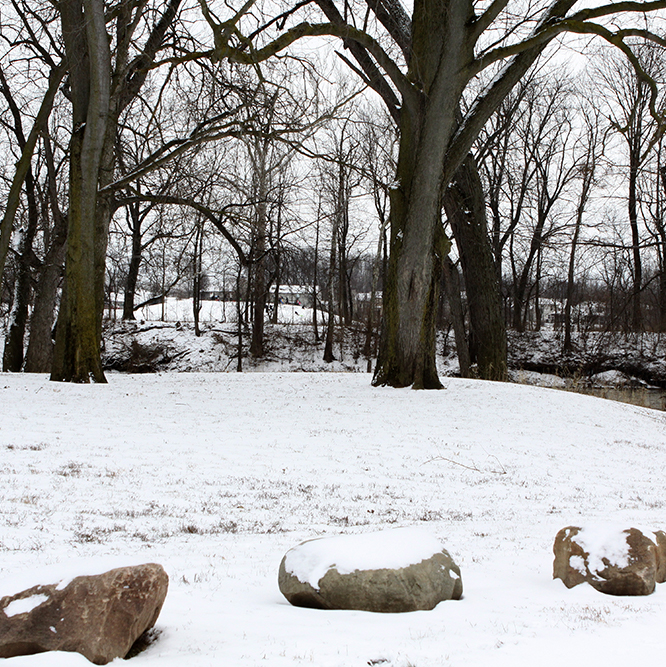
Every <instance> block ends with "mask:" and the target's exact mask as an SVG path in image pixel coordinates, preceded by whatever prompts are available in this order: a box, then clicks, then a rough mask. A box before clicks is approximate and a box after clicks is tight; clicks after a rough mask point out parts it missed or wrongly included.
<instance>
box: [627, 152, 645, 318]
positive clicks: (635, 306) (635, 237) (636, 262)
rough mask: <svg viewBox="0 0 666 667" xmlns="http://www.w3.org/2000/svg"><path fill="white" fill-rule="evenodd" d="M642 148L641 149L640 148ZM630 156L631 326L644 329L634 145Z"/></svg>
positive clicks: (637, 163)
mask: <svg viewBox="0 0 666 667" xmlns="http://www.w3.org/2000/svg"><path fill="white" fill-rule="evenodd" d="M638 150H640V149H638ZM630 153H631V154H630V156H629V225H630V227H631V255H632V260H633V269H634V281H633V287H632V291H631V326H632V329H633V330H634V331H642V329H643V315H642V309H641V291H642V289H643V267H642V263H641V249H640V242H641V240H640V234H639V233H638V204H637V201H638V196H637V189H638V169H639V163H640V157H639V155H638V154H637V149H636V148H635V147H634V146H632V148H631V151H630Z"/></svg>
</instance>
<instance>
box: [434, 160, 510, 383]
mask: <svg viewBox="0 0 666 667" xmlns="http://www.w3.org/2000/svg"><path fill="white" fill-rule="evenodd" d="M444 208H445V210H446V214H447V217H448V219H449V221H450V222H451V227H452V229H453V234H454V236H455V239H456V244H457V246H458V250H459V252H460V262H461V265H462V269H463V276H464V278H465V290H466V292H467V304H468V308H469V319H470V360H471V361H472V362H476V364H477V367H478V374H479V377H481V378H483V379H486V380H506V375H507V343H506V325H505V322H504V316H503V311H502V293H501V289H500V283H499V280H498V278H497V267H496V266H495V261H494V256H493V250H492V246H491V243H490V238H489V236H488V230H487V228H486V215H485V205H484V199H483V188H482V185H481V179H480V178H479V173H478V170H477V169H476V163H475V162H474V159H473V158H472V157H471V156H468V157H467V159H466V160H465V162H464V163H463V165H462V167H461V168H460V169H459V170H458V172H457V173H456V180H455V182H454V184H452V185H451V186H450V187H449V188H448V189H447V190H446V192H445V194H444Z"/></svg>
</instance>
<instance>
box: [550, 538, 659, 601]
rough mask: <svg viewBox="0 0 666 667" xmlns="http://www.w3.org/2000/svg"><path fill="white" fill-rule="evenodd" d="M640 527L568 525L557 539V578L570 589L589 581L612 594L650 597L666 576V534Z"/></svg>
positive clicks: (555, 545) (554, 550)
mask: <svg viewBox="0 0 666 667" xmlns="http://www.w3.org/2000/svg"><path fill="white" fill-rule="evenodd" d="M654 537H655V541H656V542H657V544H659V546H657V544H655V541H653V540H652V539H650V538H649V537H647V536H646V535H644V534H643V533H642V532H641V531H640V530H638V529H637V528H628V529H626V530H618V529H611V528H605V527H588V528H579V527H576V526H568V527H567V528H563V529H562V530H560V532H559V533H558V534H557V536H556V537H555V544H554V545H553V552H554V554H555V561H554V563H553V578H554V579H561V580H562V581H563V582H564V585H565V586H566V587H567V588H573V587H574V586H577V585H578V584H582V583H584V582H587V583H588V584H590V586H592V587H594V588H596V589H597V590H598V591H601V592H602V593H608V594H609V595H650V593H652V592H653V591H654V589H655V583H660V582H663V581H664V578H665V577H666V557H665V556H666V534H664V533H662V532H661V531H659V533H654Z"/></svg>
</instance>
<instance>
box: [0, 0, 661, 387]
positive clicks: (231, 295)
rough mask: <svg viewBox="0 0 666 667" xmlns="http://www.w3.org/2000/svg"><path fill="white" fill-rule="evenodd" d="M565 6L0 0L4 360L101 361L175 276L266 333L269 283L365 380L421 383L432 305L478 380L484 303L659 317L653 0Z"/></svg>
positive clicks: (590, 317) (172, 287)
mask: <svg viewBox="0 0 666 667" xmlns="http://www.w3.org/2000/svg"><path fill="white" fill-rule="evenodd" d="M578 4H579V3H577V2H576V0H557V1H556V2H554V3H550V4H548V3H546V2H541V1H539V2H536V3H526V2H523V1H522V0H486V1H484V2H474V1H472V0H416V2H415V3H414V5H413V7H407V6H403V5H402V4H401V3H400V1H399V0H365V1H364V2H360V1H359V2H348V1H347V0H311V1H308V0H303V1H300V2H293V3H290V2H282V0H276V1H265V2H260V1H257V0H247V1H246V2H245V3H244V4H243V3H241V2H238V3H222V2H213V1H209V0H198V2H194V1H187V0H169V1H168V2H153V1H151V0H118V1H117V2H113V1H105V0H61V1H60V2H58V3H53V2H47V1H46V0H44V1H42V0H11V1H10V2H9V3H7V7H6V8H4V9H3V13H2V15H0V37H1V38H2V46H1V49H2V50H1V52H0V93H2V95H1V96H0V121H1V124H0V131H1V134H0V136H1V139H0V140H1V141H2V145H3V154H4V155H5V156H6V158H5V160H4V162H3V169H2V180H1V181H0V199H1V201H2V202H3V206H2V211H3V217H2V223H1V225H2V226H1V228H0V275H1V278H2V283H1V302H0V303H1V310H0V315H2V317H3V322H4V323H5V339H4V350H3V370H5V371H14V372H19V371H25V372H48V373H50V375H51V379H52V380H57V381H71V382H90V381H93V382H104V381H105V377H104V370H103V366H102V362H101V356H100V348H101V343H102V323H103V318H104V317H107V316H108V315H109V313H111V311H112V310H113V315H114V316H117V317H122V318H124V319H126V320H131V319H133V318H134V317H135V313H136V311H137V309H138V308H139V307H140V306H141V305H142V304H144V303H147V302H153V303H160V302H163V300H164V299H165V297H168V296H170V295H183V296H187V297H189V298H192V300H193V311H194V326H195V329H196V331H197V334H198V333H199V331H200V322H199V319H198V313H199V312H200V309H201V300H202V299H205V298H219V299H223V300H227V301H230V302H234V303H235V304H236V306H237V311H238V318H237V326H238V336H239V341H241V340H242V337H243V336H245V337H246V338H247V342H248V353H249V354H250V355H252V356H253V357H255V358H261V357H262V355H263V354H264V353H265V345H264V343H265V335H266V334H265V326H266V324H267V322H270V321H276V320H275V318H276V317H277V311H278V305H279V303H278V301H279V293H280V287H281V286H285V285H301V286H307V289H308V290H309V293H311V307H312V311H313V319H312V335H313V337H314V338H315V339H316V340H319V339H320V338H321V339H322V340H324V341H325V348H324V355H325V356H324V358H325V359H327V360H328V361H330V360H332V359H333V358H334V354H335V351H334V348H333V333H334V328H335V327H340V326H342V327H344V326H347V327H352V326H357V327H361V328H362V329H363V331H364V332H365V336H366V340H365V345H364V354H366V356H368V358H369V359H370V358H371V357H372V359H373V362H374V363H372V366H373V368H374V375H373V383H374V384H375V385H389V386H394V387H407V386H411V387H414V388H438V387H440V386H441V383H440V379H439V377H438V374H437V368H436V342H437V332H438V331H439V330H440V329H442V328H443V327H445V328H450V329H451V330H452V331H453V332H454V334H455V340H456V346H457V350H458V356H459V360H460V370H461V373H462V374H463V375H470V374H472V373H474V374H476V376H478V377H480V378H485V379H493V380H504V379H506V377H507V354H508V352H507V345H508V343H507V329H508V330H510V331H516V332H519V333H520V332H525V331H539V330H540V329H541V328H542V327H547V326H551V327H555V328H557V329H558V330H559V331H561V332H562V346H563V352H564V353H566V352H567V351H569V352H570V351H572V349H573V348H574V347H575V345H576V340H575V334H576V332H580V330H581V328H582V329H585V328H588V329H589V328H592V327H595V328H597V329H598V330H602V329H603V330H607V331H617V332H623V333H633V334H638V333H642V332H657V333H663V332H666V207H665V199H666V164H664V163H663V156H662V151H661V148H662V142H663V141H664V136H663V135H664V129H666V124H665V123H666V119H665V118H664V109H665V99H664V97H663V92H662V91H663V83H664V77H665V75H666V33H665V32H664V27H665V22H664V19H665V18H666V14H664V10H665V9H666V0H663V1H662V0H659V1H655V2H638V1H637V2H633V1H626V2H625V1H623V2H616V3H610V4H605V3H603V2H600V3H598V4H596V5H595V6H586V7H585V8H579V7H577V5H578ZM586 4H589V3H586ZM359 294H362V295H364V298H363V299H359V298H358V295H359ZM211 295H214V297H212V296H211ZM380 305H381V308H380ZM319 315H323V316H324V324H322V323H321V321H320V317H319ZM242 349H243V348H242V345H241V343H240V342H239V355H238V368H239V370H240V369H241V368H242Z"/></svg>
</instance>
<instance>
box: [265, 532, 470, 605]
mask: <svg viewBox="0 0 666 667" xmlns="http://www.w3.org/2000/svg"><path fill="white" fill-rule="evenodd" d="M278 584H279V586H280V591H281V592H282V594H283V595H284V596H285V597H286V598H287V600H288V601H289V602H290V603H291V604H293V605H295V606H297V607H312V608H315V609H358V610H362V611H375V612H405V611H417V610H429V609H433V608H434V607H435V606H436V605H437V604H439V603H440V602H442V601H443V600H452V599H453V600H458V599H460V597H461V596H462V579H461V578H460V570H459V568H458V566H457V565H456V564H455V563H454V562H453V559H452V558H451V556H450V555H449V554H448V552H447V551H446V550H445V549H443V548H442V545H441V544H440V543H439V541H438V540H437V539H436V538H434V537H433V536H432V535H430V534H429V533H427V532H425V531H423V530H420V529H417V528H399V529H396V530H388V531H382V532H378V533H368V534H365V535H338V536H336V537H330V538H320V539H314V540H308V541H307V542H303V543H302V544H299V545H298V546H297V547H294V548H293V549H290V550H289V551H288V552H287V553H286V555H285V556H284V558H283V559H282V562H281V563H280V572H279V575H278Z"/></svg>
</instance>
